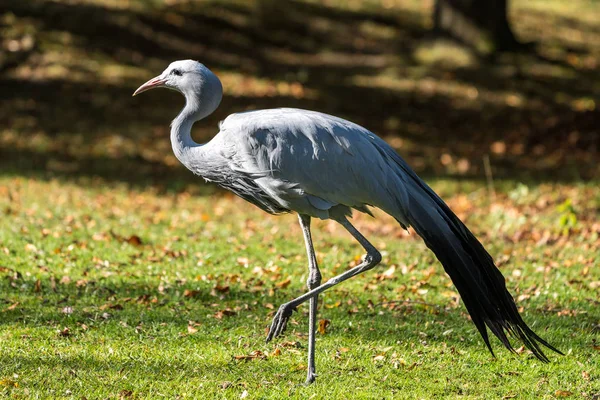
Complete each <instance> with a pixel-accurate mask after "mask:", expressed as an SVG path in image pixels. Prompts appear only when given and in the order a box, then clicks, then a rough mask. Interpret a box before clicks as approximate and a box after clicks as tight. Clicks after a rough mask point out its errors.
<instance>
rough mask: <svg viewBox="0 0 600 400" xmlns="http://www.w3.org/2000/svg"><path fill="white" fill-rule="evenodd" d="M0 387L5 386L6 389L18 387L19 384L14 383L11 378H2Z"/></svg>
mask: <svg viewBox="0 0 600 400" xmlns="http://www.w3.org/2000/svg"><path fill="white" fill-rule="evenodd" d="M0 385H2V386H6V387H11V386H12V387H19V384H18V383H17V381H15V380H14V379H11V378H4V379H0Z"/></svg>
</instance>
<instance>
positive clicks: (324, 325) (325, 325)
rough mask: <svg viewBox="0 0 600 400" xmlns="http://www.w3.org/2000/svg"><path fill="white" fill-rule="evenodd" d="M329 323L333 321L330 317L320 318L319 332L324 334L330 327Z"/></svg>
mask: <svg viewBox="0 0 600 400" xmlns="http://www.w3.org/2000/svg"><path fill="white" fill-rule="evenodd" d="M329 325H331V321H330V320H328V319H320V320H319V327H318V330H319V333H320V334H321V335H324V334H325V332H326V331H327V328H328V327H329Z"/></svg>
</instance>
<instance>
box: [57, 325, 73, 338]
mask: <svg viewBox="0 0 600 400" xmlns="http://www.w3.org/2000/svg"><path fill="white" fill-rule="evenodd" d="M58 335H59V336H62V337H69V336H71V330H70V329H69V328H67V327H66V326H65V327H64V328H63V330H59V331H58Z"/></svg>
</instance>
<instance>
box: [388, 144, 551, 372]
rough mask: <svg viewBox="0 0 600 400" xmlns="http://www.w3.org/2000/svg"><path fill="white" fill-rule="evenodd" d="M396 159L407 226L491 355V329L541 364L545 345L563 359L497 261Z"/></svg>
mask: <svg viewBox="0 0 600 400" xmlns="http://www.w3.org/2000/svg"><path fill="white" fill-rule="evenodd" d="M394 154H395V153H394ZM395 156H396V157H394V158H395V159H396V160H397V161H398V164H399V166H400V167H401V168H402V169H403V170H404V171H403V172H404V174H403V176H404V181H405V183H406V184H407V185H408V186H409V190H408V195H409V206H408V214H409V215H408V220H409V222H410V224H411V225H412V226H413V227H414V229H415V230H416V231H417V233H418V234H419V235H420V236H421V237H422V238H423V240H424V241H425V243H426V244H427V247H429V248H430V249H431V250H432V251H433V252H434V253H435V255H436V257H437V258H438V259H439V260H440V262H441V263H442V265H443V266H444V269H445V271H446V273H448V275H449V276H450V278H451V279H452V282H453V283H454V285H455V286H456V288H457V289H458V292H459V293H460V296H461V298H462V300H463V302H464V304H465V306H466V308H467V310H468V311H469V314H470V315H471V319H472V320H473V322H474V323H475V326H477V329H478V330H479V333H480V334H481V336H482V337H483V340H484V341H485V344H486V345H487V347H488V349H489V350H490V352H491V353H492V355H493V354H494V352H493V350H492V347H491V345H490V341H489V337H488V333H487V329H486V325H487V327H488V328H489V329H490V330H491V331H492V333H493V334H494V335H496V337H498V339H500V341H501V342H502V343H503V344H504V346H506V348H508V349H509V350H511V351H513V352H514V348H513V347H512V345H511V343H510V341H509V340H508V337H507V333H508V334H509V335H511V336H513V337H516V338H518V339H519V340H520V341H522V342H523V344H524V345H525V346H526V347H527V348H528V349H529V350H531V351H532V352H533V354H534V355H535V356H536V357H537V358H538V359H540V360H541V361H544V362H548V361H549V360H548V357H546V355H545V354H544V352H543V351H542V349H541V347H540V344H541V345H543V346H546V347H547V348H549V349H551V350H553V351H555V352H557V353H560V354H563V353H562V352H560V351H559V350H558V349H556V348H555V347H554V346H552V345H550V344H549V343H548V342H546V341H545V340H544V339H542V338H541V337H539V336H538V335H537V334H536V333H535V332H533V331H532V330H531V329H530V328H529V327H528V326H527V324H526V323H525V322H524V321H523V319H522V318H521V315H520V314H519V311H518V310H517V306H516V304H515V301H514V299H513V298H512V296H511V295H510V293H509V292H508V291H507V290H506V284H505V281H504V276H502V274H501V273H500V271H499V270H498V268H497V267H496V266H495V265H494V261H493V259H492V257H491V256H490V255H489V254H488V252H487V251H486V250H485V249H484V248H483V246H482V245H481V243H479V241H478V240H477V239H476V238H475V236H473V234H472V233H471V232H470V231H469V229H468V228H467V227H466V226H465V225H464V224H463V223H462V222H461V221H460V220H459V219H458V217H457V216H456V215H454V213H453V212H452V211H451V210H450V208H449V207H448V206H447V205H446V203H444V202H443V201H442V199H440V197H439V196H438V195H437V194H435V192H434V191H433V190H432V189H431V188H430V187H429V186H427V185H426V184H425V183H424V182H423V181H422V180H421V179H420V178H419V177H418V176H417V175H416V174H415V173H414V172H413V171H412V170H410V168H408V166H407V165H406V164H405V163H404V161H403V160H402V159H400V158H399V157H398V156H397V155H395ZM406 174H408V177H407V176H406ZM407 178H408V179H407ZM407 180H408V181H407Z"/></svg>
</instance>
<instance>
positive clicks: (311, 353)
mask: <svg viewBox="0 0 600 400" xmlns="http://www.w3.org/2000/svg"><path fill="white" fill-rule="evenodd" d="M298 219H299V221H300V226H301V227H302V233H303V234H304V242H305V244H306V255H307V256H308V279H307V280H306V286H307V287H308V290H313V289H315V288H316V287H318V286H319V285H320V284H321V271H319V265H318V264H317V257H316V256H315V248H314V246H313V243H312V237H311V235H310V216H308V215H304V214H298ZM318 297H319V295H318V294H317V295H315V296H313V297H311V298H310V300H309V302H310V303H309V310H308V372H307V376H306V384H310V383H313V382H314V381H315V378H316V377H317V374H316V372H315V333H316V324H317V302H318Z"/></svg>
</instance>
